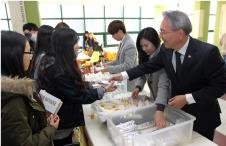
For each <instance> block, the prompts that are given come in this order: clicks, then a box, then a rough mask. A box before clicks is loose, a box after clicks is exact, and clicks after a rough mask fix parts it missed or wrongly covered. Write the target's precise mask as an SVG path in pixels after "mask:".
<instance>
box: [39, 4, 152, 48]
mask: <svg viewBox="0 0 226 146" xmlns="http://www.w3.org/2000/svg"><path fill="white" fill-rule="evenodd" d="M46 10H48V13H46ZM39 11H40V17H41V24H42V25H43V24H47V25H51V26H53V27H55V26H56V24H57V23H59V22H61V21H63V22H65V23H67V24H68V25H69V26H70V28H72V29H74V30H75V31H77V32H78V33H79V35H80V37H81V39H80V46H81V45H82V41H83V40H82V36H83V33H84V32H85V31H89V32H93V33H94V35H95V36H96V38H97V41H98V42H99V43H100V44H102V45H103V47H116V46H118V42H117V41H115V40H114V39H113V38H112V36H111V35H109V34H108V32H107V27H108V25H109V23H110V22H111V21H113V20H116V19H117V20H121V21H123V22H124V23H125V25H126V30H127V32H128V33H129V34H130V35H131V36H132V38H133V39H134V41H136V37H137V34H138V32H139V31H140V30H141V28H143V27H144V26H145V27H147V26H152V24H153V21H154V20H153V17H152V16H153V12H150V15H149V11H150V7H146V8H145V9H144V10H142V7H141V6H109V5H106V6H104V5H102V6H97V5H86V6H84V5H78V4H77V5H68V4H48V3H46V4H45V3H44V4H42V3H40V4H39ZM141 11H142V12H143V15H142V16H144V17H145V18H143V17H142V16H141V13H142V12H141ZM131 24H133V25H131Z"/></svg>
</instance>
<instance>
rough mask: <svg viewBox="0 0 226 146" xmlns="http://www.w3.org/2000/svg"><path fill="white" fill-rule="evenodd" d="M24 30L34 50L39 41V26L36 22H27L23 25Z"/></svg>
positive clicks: (32, 50)
mask: <svg viewBox="0 0 226 146" xmlns="http://www.w3.org/2000/svg"><path fill="white" fill-rule="evenodd" d="M23 32H24V35H25V36H26V37H27V39H28V41H29V44H30V46H31V52H34V50H35V45H36V41H37V34H38V26H37V25H36V24H35V23H26V24H24V25H23Z"/></svg>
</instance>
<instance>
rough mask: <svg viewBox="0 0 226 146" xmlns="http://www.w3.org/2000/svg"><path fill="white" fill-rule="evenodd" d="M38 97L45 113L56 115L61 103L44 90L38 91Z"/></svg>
mask: <svg viewBox="0 0 226 146" xmlns="http://www.w3.org/2000/svg"><path fill="white" fill-rule="evenodd" d="M39 95H40V96H41V99H42V102H43V104H44V106H45V109H46V111H48V112H50V113H52V114H57V112H58V111H59V109H60V107H61V105H62V104H63V102H62V101H61V100H60V99H59V98H57V97H55V96H53V95H51V94H49V93H48V92H46V91H45V90H40V92H39Z"/></svg>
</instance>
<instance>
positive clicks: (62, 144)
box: [53, 133, 79, 146]
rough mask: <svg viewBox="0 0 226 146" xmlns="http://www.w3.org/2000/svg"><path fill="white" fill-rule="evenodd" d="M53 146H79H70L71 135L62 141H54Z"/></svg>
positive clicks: (76, 145) (73, 145)
mask: <svg viewBox="0 0 226 146" xmlns="http://www.w3.org/2000/svg"><path fill="white" fill-rule="evenodd" d="M53 143H54V146H79V143H78V144H72V133H71V134H70V135H69V136H68V137H65V138H63V139H59V140H54V141H53Z"/></svg>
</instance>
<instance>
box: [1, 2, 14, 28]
mask: <svg viewBox="0 0 226 146" xmlns="http://www.w3.org/2000/svg"><path fill="white" fill-rule="evenodd" d="M0 14H1V30H12V22H11V18H10V12H9V6H8V4H7V3H0Z"/></svg>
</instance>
